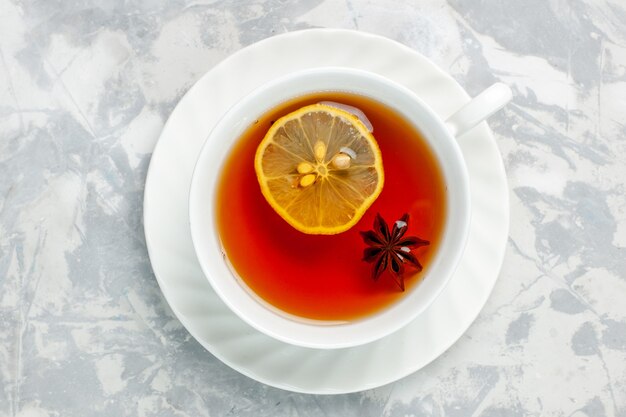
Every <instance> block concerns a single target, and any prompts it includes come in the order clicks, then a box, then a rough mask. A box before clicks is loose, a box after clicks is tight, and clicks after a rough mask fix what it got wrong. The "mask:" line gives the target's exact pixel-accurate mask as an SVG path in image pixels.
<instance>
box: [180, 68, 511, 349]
mask: <svg viewBox="0 0 626 417" xmlns="http://www.w3.org/2000/svg"><path fill="white" fill-rule="evenodd" d="M510 98H511V91H510V89H509V88H508V87H507V86H505V85H503V84H496V85H494V86H492V87H490V88H489V89H487V90H485V91H484V92H483V93H481V94H480V95H479V96H477V97H476V98H474V99H473V100H472V101H470V102H469V103H468V104H467V105H466V106H464V107H463V108H461V109H460V110H459V111H458V112H457V113H455V114H454V115H452V116H451V117H450V118H448V119H447V120H442V119H441V118H439V116H437V115H436V114H435V113H434V112H433V110H431V109H430V108H429V107H428V105H427V104H426V103H424V102H423V101H422V100H421V99H420V98H419V97H418V96H417V95H416V94H415V93H414V92H412V91H411V90H409V89H407V88H406V87H404V86H402V85H400V84H397V83H396V82H394V81H391V80H389V79H387V78H384V77H382V76H380V75H378V74H374V73H371V72H366V71H362V70H357V69H350V68H337V67H323V68H315V69H310V70H305V71H300V72H295V73H291V74H288V75H285V76H283V77H281V78H278V79H275V80H273V81H270V82H268V83H267V84H265V85H263V86H261V87H259V88H257V89H256V90H254V91H253V92H251V93H250V94H248V95H247V96H246V97H244V98H243V99H242V100H241V101H239V102H238V103H237V104H236V105H234V106H233V107H232V108H231V109H230V110H229V111H228V112H227V113H226V114H225V115H224V116H223V117H222V118H221V119H220V120H219V122H218V123H217V124H216V125H215V127H214V128H213V130H212V131H211V132H210V133H209V135H208V137H207V139H206V142H205V144H204V146H203V148H202V150H201V153H200V156H199V158H198V161H197V163H196V166H195V169H194V173H193V178H192V182H191V188H190V195H189V219H190V228H191V236H192V240H193V245H194V248H195V252H196V255H197V258H198V261H199V263H200V266H201V267H202V270H203V272H204V274H205V276H206V277H207V279H208V281H209V283H210V284H211V286H212V287H213V289H214V290H215V292H216V293H217V294H218V296H219V297H220V298H221V299H222V300H223V301H224V303H225V304H226V305H227V306H228V307H229V308H230V309H231V310H232V311H233V312H234V313H235V314H237V315H238V316H239V317H240V318H241V319H242V320H244V321H245V322H246V323H248V324H249V325H251V326H252V327H254V328H255V329H257V330H259V331H261V332H263V333H265V334H267V335H269V336H271V337H273V338H275V339H278V340H281V341H283V342H286V343H290V344H293V345H298V346H305V347H310V348H319V349H334V348H345V347H351V346H357V345H362V344H365V343H369V342H372V341H374V340H377V339H380V338H382V337H384V336H387V335H389V334H390V333H392V332H394V331H396V330H398V329H400V328H401V327H403V326H405V325H407V324H408V323H409V322H411V321H412V320H413V319H414V318H415V317H417V316H418V315H419V314H420V313H422V312H423V311H424V310H425V309H426V308H427V307H428V306H429V305H430V304H431V303H432V302H433V301H434V300H435V299H436V297H437V296H438V295H439V293H440V292H441V291H442V290H443V288H444V287H445V286H446V284H447V283H448V281H449V280H450V278H451V277H452V275H453V274H454V271H455V269H456V267H457V265H458V264H459V262H460V260H461V258H462V255H463V250H464V247H465V244H466V241H467V238H468V233H469V226H470V221H471V220H470V219H471V213H470V211H471V210H470V209H471V206H470V185H469V183H470V181H469V175H468V171H467V167H466V165H465V161H464V159H463V155H462V153H461V150H460V148H459V145H458V143H457V141H458V140H462V139H457V138H458V137H459V136H461V135H462V134H463V133H464V132H465V131H467V130H469V129H471V128H472V127H474V126H475V125H476V124H478V123H480V122H481V121H483V120H485V119H486V118H487V117H489V116H490V115H491V114H493V113H494V112H495V111H497V110H499V109H500V108H501V107H502V106H503V105H504V104H506V103H507V102H508V101H509V100H510ZM207 99H210V98H207ZM320 109H321V110H320ZM328 138H333V139H328ZM336 138H339V139H336ZM290 141H296V142H298V141H299V142H298V143H299V144H300V145H298V146H299V147H298V146H295V145H293V146H292V144H291V143H292V142H290ZM333 141H335V142H333ZM336 141H339V143H336ZM341 141H344V142H341ZM294 143H295V142H294ZM272 164H273V165H272Z"/></svg>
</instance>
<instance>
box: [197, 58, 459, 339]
mask: <svg viewBox="0 0 626 417" xmlns="http://www.w3.org/2000/svg"><path fill="white" fill-rule="evenodd" d="M275 65H277V66H282V63H280V62H276V63H275ZM319 91H344V92H350V93H354V94H359V95H362V96H366V97H370V98H374V99H376V100H377V101H378V102H380V103H383V104H385V105H386V106H388V107H391V108H394V109H395V110H396V111H397V112H398V113H400V114H402V115H403V116H404V117H405V118H406V120H409V121H410V122H411V123H412V124H413V125H414V126H415V127H416V128H417V129H419V130H420V131H421V132H422V133H423V134H424V138H425V139H426V140H427V142H429V146H430V148H431V149H432V150H433V152H434V153H435V155H436V156H437V159H438V160H439V166H440V167H441V170H442V173H443V177H444V179H445V184H446V213H445V216H446V218H447V220H446V224H445V226H444V230H443V236H442V239H441V243H440V244H439V247H438V249H437V254H436V256H435V257H434V258H433V259H432V261H431V262H429V265H427V267H426V268H425V269H424V271H423V272H422V273H421V277H422V278H421V282H420V284H419V286H415V287H413V288H412V289H411V290H409V291H407V293H406V294H404V295H403V297H402V299H401V300H400V301H398V302H396V303H395V304H394V305H393V306H391V307H390V308H387V309H385V310H383V311H382V312H380V313H377V314H375V315H372V316H370V317H367V318H366V319H362V320H355V321H342V322H333V323H331V322H328V321H315V320H304V319H301V318H299V317H296V316H291V315H287V314H286V313H284V312H280V311H279V310H277V309H275V308H273V307H271V306H270V305H269V304H268V303H266V302H264V301H263V300H261V299H260V298H259V297H258V296H255V295H254V294H253V292H252V291H251V290H250V289H249V288H247V287H246V285H245V282H242V281H241V280H239V279H237V278H235V275H233V273H232V269H231V267H230V265H229V263H228V261H227V260H226V258H225V257H224V253H225V251H224V248H223V247H222V244H221V242H220V239H219V236H218V231H217V227H216V223H217V220H216V217H217V215H216V205H215V200H214V199H215V198H216V196H217V187H218V183H219V181H218V179H219V175H220V173H221V172H222V167H223V161H224V160H225V158H227V156H228V154H229V152H230V150H231V148H232V146H233V145H234V144H235V143H237V139H238V138H239V137H241V135H242V134H243V133H244V132H245V130H246V129H248V128H249V126H250V125H251V123H252V121H254V120H257V119H259V118H260V117H261V116H262V115H263V114H264V113H265V112H267V111H268V110H269V109H271V108H274V107H277V106H279V105H280V104H281V103H284V102H286V101H290V100H292V99H294V98H296V97H299V96H303V95H307V94H311V93H315V92H319ZM199 99H200V100H202V97H199ZM194 106H197V107H202V106H203V104H202V103H195V104H194ZM189 219H190V226H191V237H192V241H193V243H194V248H195V253H196V256H197V258H198V261H199V262H200V266H201V267H202V270H203V272H204V274H205V276H206V277H207V278H208V280H209V283H210V284H211V286H212V287H213V289H214V290H215V292H216V293H217V294H218V295H219V296H220V298H221V299H222V300H223V301H224V302H225V303H226V305H228V306H229V307H230V308H231V310H232V311H234V312H235V313H236V314H237V315H238V316H239V317H241V319H243V320H244V321H245V322H246V323H248V324H250V325H251V326H252V327H254V328H256V329H257V330H259V331H262V332H263V333H265V334H267V335H269V336H272V337H274V338H276V339H278V340H281V341H283V342H287V343H291V344H294V345H298V346H305V347H311V348H320V349H323V348H326V349H337V348H345V347H350V346H358V345H363V344H365V343H369V342H372V341H374V340H377V339H380V338H381V337H384V336H387V335H389V334H391V333H393V332H394V331H396V330H398V329H400V328H401V327H403V326H405V325H407V324H408V323H409V322H411V321H412V320H413V319H414V318H415V317H417V315H418V314H420V313H421V312H423V311H424V310H425V309H426V308H427V307H428V306H429V305H430V304H431V303H432V302H433V301H434V299H435V298H436V297H437V296H438V295H439V293H440V292H441V291H442V290H443V288H444V287H445V286H446V284H447V283H448V281H449V279H450V278H451V277H452V274H453V273H454V271H455V270H456V267H457V265H458V263H459V261H460V260H461V256H462V254H463V250H464V248H465V243H466V242H467V236H468V233H469V225H470V191H469V175H468V172H467V168H466V166H465V161H464V160H463V156H462V154H461V150H460V148H459V146H458V144H457V141H456V139H455V138H454V137H452V136H451V135H450V133H449V131H448V129H447V128H446V126H445V125H444V123H443V121H442V120H441V119H440V118H438V117H437V115H436V114H435V113H434V112H433V111H432V110H430V109H429V108H428V106H427V105H426V103H424V102H423V101H422V100H420V98H419V97H418V96H416V95H415V93H413V92H412V91H411V90H409V89H407V88H405V87H403V86H401V85H399V84H397V83H394V82H392V81H391V80H389V79H386V78H383V77H380V76H379V75H377V74H373V73H371V72H366V71H362V70H355V69H351V68H345V67H343V68H338V67H324V68H317V69H313V70H305V71H298V72H295V73H291V74H288V75H287V76H285V77H282V78H279V79H277V80H274V81H272V82H270V83H269V84H265V85H263V86H261V87H260V88H258V89H255V90H254V91H253V92H252V93H251V94H249V95H248V96H246V97H245V98H244V99H243V100H242V101H240V102H239V103H237V104H236V105H235V106H233V107H231V109H230V110H229V111H228V112H227V113H226V114H225V116H224V117H223V118H221V119H220V121H219V122H218V123H217V125H216V126H215V127H214V128H213V130H212V131H211V133H210V135H209V137H208V138H207V140H206V141H205V145H204V146H203V147H202V150H201V152H200V156H199V158H198V162H197V164H196V168H195V170H194V174H193V178H192V180H191V191H190V198H189Z"/></svg>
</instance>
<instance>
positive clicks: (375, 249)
mask: <svg viewBox="0 0 626 417" xmlns="http://www.w3.org/2000/svg"><path fill="white" fill-rule="evenodd" d="M408 228H409V215H408V213H405V214H404V215H403V216H402V217H400V219H399V220H396V222H395V223H394V224H393V228H392V229H391V230H389V226H388V225H387V223H386V222H385V220H384V219H383V218H382V216H381V215H380V214H376V219H375V220H374V229H373V230H368V231H367V232H360V233H361V236H362V237H363V240H364V241H365V244H366V245H368V247H367V248H365V250H364V251H363V260H364V261H366V262H369V263H372V264H373V265H372V278H373V279H374V280H377V279H378V278H379V277H380V275H381V274H382V273H383V272H385V271H388V272H389V273H390V274H391V275H392V276H393V277H394V279H395V281H396V282H397V283H398V285H399V286H400V289H401V290H402V291H404V264H409V265H412V266H413V267H415V268H417V270H418V271H421V270H422V264H420V262H419V260H418V259H417V257H416V256H415V255H414V254H412V253H411V250H412V249H415V248H419V247H420V246H426V245H428V244H429V243H430V242H429V241H427V240H424V239H420V238H419V237H417V236H404V234H405V233H406V231H407V229H408Z"/></svg>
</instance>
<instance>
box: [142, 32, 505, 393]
mask: <svg viewBox="0 0 626 417" xmlns="http://www.w3.org/2000/svg"><path fill="white" fill-rule="evenodd" d="M269 57H271V59H268V58H269ZM371 57H376V59H371ZM318 66H344V67H353V68H359V69H363V70H367V71H371V72H375V73H378V74H381V75H383V76H385V77H387V78H390V79H392V80H394V81H396V82H398V83H400V84H403V85H404V86H406V87H408V88H409V89H411V90H413V91H414V92H415V93H417V94H418V95H419V96H420V97H421V98H422V99H423V100H424V101H425V102H426V103H427V104H428V105H429V106H430V107H431V108H432V109H433V110H434V111H435V112H436V113H437V114H438V115H439V116H441V117H442V118H444V119H445V118H446V117H448V116H449V115H451V114H452V113H454V112H455V111H456V110H458V109H459V108H460V107H462V105H463V104H465V103H467V102H468V101H469V96H468V95H467V93H465V91H464V90H463V89H462V88H461V87H460V86H459V85H458V84H457V83H456V82H455V81H454V80H453V79H452V78H451V77H450V76H448V75H446V74H445V73H443V72H442V71H441V70H439V69H438V68H437V67H436V66H435V65H434V64H433V63H431V62H430V61H429V60H427V59H426V58H425V57H423V56H422V55H420V54H418V53H417V52H415V51H413V50H411V49H409V48H407V47H406V46H403V45H401V44H399V43H396V42H394V41H392V40H389V39H386V38H383V37H379V36H375V35H370V34H366V33H362V32H355V31H348V30H335V29H312V30H305V31H299V32H291V33H287V34H284V35H280V36H276V37H272V38H269V39H266V40H263V41H261V42H258V43H255V44H253V45H250V46H248V47H246V48H244V49H242V50H240V51H238V52H236V53H235V54H233V55H231V56H230V57H228V58H227V59H225V60H224V61H222V62H221V63H219V64H218V65H217V66H215V67H214V68H213V69H211V70H210V71H209V72H208V73H206V74H205V75H204V76H203V77H202V78H201V79H200V80H199V81H198V82H197V83H196V84H195V85H194V86H193V87H192V88H191V89H190V90H189V91H188V92H187V94H186V95H185V96H184V97H183V98H182V99H181V100H180V102H179V103H178V105H177V106H176V108H175V109H174V111H173V112H172V114H171V116H170V118H169V119H168V121H167V123H166V124H165V127H164V128H163V132H162V133H161V137H160V138H159V141H158V143H157V145H156V147H155V149H154V152H153V155H152V159H151V161H150V168H149V170H148V176H147V179H146V188H145V195H144V229H145V234H146V242H147V246H148V252H149V255H150V261H151V263H152V268H153V270H154V273H155V276H156V278H157V281H158V283H159V286H160V287H161V290H162V291H163V295H164V297H165V299H166V300H167V302H168V303H169V305H170V307H171V308H172V310H173V312H174V314H175V315H176V316H177V317H178V319H179V320H180V322H181V323H182V324H183V325H184V326H185V327H186V328H187V330H188V331H189V333H190V334H191V335H192V336H193V337H194V338H195V339H196V340H198V342H199V343H200V344H201V345H202V346H204V347H205V348H206V349H207V350H208V351H209V352H211V353H212V354H213V355H214V356H216V357H217V358H218V359H220V360H221V361H222V362H224V363H225V364H227V365H228V366H230V367H231V368H233V369H235V370H237V371H239V372H240V373H242V374H244V375H247V376H248V377H250V378H253V379H255V380H257V381H259V382H262V383H265V384H268V385H271V386H274V387H278V388H282V389H286V390H290V391H296V392H304V393H315V394H339V393H347V392H355V391H362V390H366V389H370V388H375V387H378V386H381V385H384V384H387V383H390V382H393V381H396V380H398V379H400V378H402V377H404V376H407V375H409V374H411V373H413V372H415V371H417V370H419V369H421V368H422V367H424V366H425V365H427V364H428V363H430V362H431V361H432V360H434V359H435V358H437V357H438V356H439V355H441V354H442V353H443V352H444V351H445V350H446V349H448V348H449V347H450V346H451V345H452V344H453V343H454V342H455V341H456V340H457V339H458V338H459V337H460V336H461V335H462V334H463V333H464V332H465V331H466V330H467V328H468V327H469V326H470V324H471V323H472V322H473V320H474V319H475V318H476V316H477V315H478V313H479V312H480V310H481V309H482V307H483V305H484V304H485V302H486V301H487V298H488V297H489V294H490V292H491V289H492V288H493V286H494V284H495V281H496V279H497V277H498V273H499V271H500V267H501V264H502V260H503V258H504V250H505V246H506V241H507V235H508V226H509V202H508V190H507V184H506V176H505V172H504V166H503V164H502V159H501V156H500V153H499V151H498V148H497V145H496V142H495V140H494V138H493V135H492V134H491V131H490V130H489V128H488V126H487V125H486V123H482V124H481V125H479V126H477V127H476V128H474V129H473V130H471V131H470V132H468V133H467V134H465V135H464V136H462V137H461V138H460V139H459V142H460V146H461V149H462V152H463V156H464V157H465V160H466V163H467V166H468V170H469V173H470V186H471V193H472V203H471V204H472V213H473V214H472V225H471V229H470V235H469V239H468V243H467V247H466V249H465V253H464V256H463V259H462V261H461V262H460V264H459V267H458V268H457V270H456V272H455V274H454V276H453V277H452V278H451V280H450V282H449V284H448V286H447V287H446V288H445V289H444V290H443V292H442V293H441V294H440V295H439V297H438V298H437V299H436V300H435V302H434V303H433V304H432V305H431V306H430V307H429V308H428V309H427V310H426V311H425V312H424V313H422V314H421V315H420V316H418V317H417V318H416V319H415V320H414V321H412V322H411V323H410V324H409V325H407V326H406V327H404V328H402V329H401V330H399V331H397V332H395V333H392V334H391V335H389V336H387V337H385V338H383V339H380V340H378V341H376V342H372V343H369V344H366V345H363V346H358V347H353V348H345V349H335V350H319V349H310V348H303V347H296V346H292V345H289V344H286V343H283V342H280V341H278V340H275V339H273V338H270V337H269V336H266V335H264V334H262V333H260V332H258V331H256V330H254V329H253V328H252V327H250V326H249V325H248V324H246V323H245V322H243V321H242V320H241V319H239V318H238V317H237V316H236V315H235V314H234V313H232V312H231V311H230V310H229V309H228V307H227V306H226V305H225V304H224V303H223V302H222V301H221V300H220V299H219V297H218V296H217V295H216V294H215V292H214V291H213V290H212V288H211V286H210V285H209V282H208V281H207V279H206V278H205V277H204V275H203V274H202V271H201V269H200V265H199V264H198V261H197V259H196V257H195V253H194V249H193V246H192V243H191V235H190V231H189V217H188V195H189V186H190V183H191V176H192V172H193V167H194V165H195V162H196V159H197V157H198V155H199V153H200V149H201V147H202V145H203V143H204V141H205V139H206V137H207V135H208V133H209V132H210V131H211V129H212V127H213V126H214V125H215V123H216V122H217V121H218V119H219V118H220V117H221V116H222V115H223V114H224V113H225V112H226V110H228V109H229V108H230V107H231V106H232V105H233V104H235V103H236V102H237V101H238V100H239V99H241V98H242V97H244V96H245V95H246V94H248V93H249V92H251V91H252V90H253V89H255V88H256V87H258V86H260V85H261V84H263V83H265V82H267V81H269V80H271V79H274V78H276V77H279V76H281V75H284V74H286V73H289V72H293V71H297V70H301V69H306V68H313V67H318Z"/></svg>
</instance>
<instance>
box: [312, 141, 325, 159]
mask: <svg viewBox="0 0 626 417" xmlns="http://www.w3.org/2000/svg"><path fill="white" fill-rule="evenodd" d="M313 153H315V159H317V160H318V161H323V160H324V157H325V156H326V144H325V143H324V142H322V141H321V140H318V141H317V142H315V146H313Z"/></svg>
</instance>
